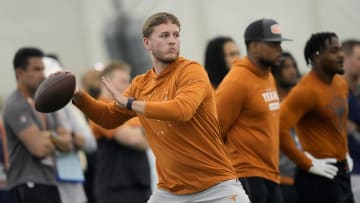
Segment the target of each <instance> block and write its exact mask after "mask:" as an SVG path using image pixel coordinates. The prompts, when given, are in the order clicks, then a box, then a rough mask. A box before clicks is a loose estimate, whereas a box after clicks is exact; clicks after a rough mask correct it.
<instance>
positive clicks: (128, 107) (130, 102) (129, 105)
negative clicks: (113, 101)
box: [126, 97, 136, 111]
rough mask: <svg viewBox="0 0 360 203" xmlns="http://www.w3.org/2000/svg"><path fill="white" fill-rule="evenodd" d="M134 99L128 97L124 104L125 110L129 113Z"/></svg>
mask: <svg viewBox="0 0 360 203" xmlns="http://www.w3.org/2000/svg"><path fill="white" fill-rule="evenodd" d="M135 100H136V99H135V98H133V97H129V98H128V100H127V103H126V108H127V109H129V110H130V111H131V110H132V103H133V101H135Z"/></svg>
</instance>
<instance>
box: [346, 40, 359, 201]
mask: <svg viewBox="0 0 360 203" xmlns="http://www.w3.org/2000/svg"><path fill="white" fill-rule="evenodd" d="M342 48H343V50H344V71H345V73H344V75H343V76H344V79H345V80H346V82H347V84H348V86H349V96H348V102H349V116H348V123H347V126H348V136H349V137H348V142H349V152H350V155H351V157H352V158H353V161H354V169H353V171H352V172H351V187H352V190H353V193H354V198H355V202H356V203H360V102H359V98H360V89H359V83H360V41H359V40H352V39H350V40H345V41H343V42H342Z"/></svg>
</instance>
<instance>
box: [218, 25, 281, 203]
mask: <svg viewBox="0 0 360 203" xmlns="http://www.w3.org/2000/svg"><path fill="white" fill-rule="evenodd" d="M244 37H245V44H246V49H247V53H248V55H247V56H245V57H243V58H242V59H236V60H235V61H234V62H233V66H232V68H231V69H230V72H229V73H228V74H227V76H226V77H225V78H224V79H223V81H222V83H221V84H220V86H219V87H218V89H217V91H216V104H217V110H218V116H219V123H220V126H221V130H222V135H223V140H224V143H225V147H226V150H227V153H228V154H229V157H230V159H231V161H232V164H233V166H234V168H235V170H236V173H237V177H238V178H239V180H240V181H241V183H242V184H243V185H244V187H245V190H246V192H247V194H248V195H249V198H250V200H251V202H253V203H266V202H277V203H279V202H282V195H281V190H280V187H279V182H280V175H279V116H280V112H279V109H280V100H279V96H278V94H277V91H276V85H275V80H274V78H273V76H272V74H271V72H270V70H271V68H277V67H278V66H279V65H280V58H281V53H282V48H281V42H282V41H284V40H288V39H285V38H283V37H282V36H281V31H280V27H279V24H278V23H277V22H276V21H275V20H273V19H260V20H256V21H254V22H252V23H251V24H250V25H249V26H248V27H247V28H246V30H245V36H244Z"/></svg>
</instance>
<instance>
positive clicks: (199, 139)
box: [76, 57, 236, 194]
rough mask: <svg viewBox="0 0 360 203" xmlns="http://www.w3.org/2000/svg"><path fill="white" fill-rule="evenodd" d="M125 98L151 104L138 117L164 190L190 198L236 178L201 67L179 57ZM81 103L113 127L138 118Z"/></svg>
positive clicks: (143, 78)
mask: <svg viewBox="0 0 360 203" xmlns="http://www.w3.org/2000/svg"><path fill="white" fill-rule="evenodd" d="M125 95H127V96H131V97H134V98H136V99H137V100H144V101H146V105H145V114H144V115H142V114H139V115H138V118H139V119H140V121H141V123H142V125H143V127H144V129H145V131H146V135H147V137H148V142H149V145H150V147H151V148H152V150H153V152H154V154H155V156H156V166H157V172H158V176H159V183H158V187H159V188H161V189H165V190H169V191H171V192H173V193H176V194H189V193H194V192H199V191H202V190H204V189H206V188H209V187H211V186H213V185H215V184H217V183H219V182H221V181H224V180H229V179H234V178H236V176H235V173H234V171H233V168H232V166H231V162H230V160H229V158H228V157H227V154H226V152H225V149H224V146H223V143H222V140H221V136H220V130H219V125H218V122H217V119H216V117H217V116H216V105H215V95H214V92H213V90H212V87H211V84H210V82H209V79H208V76H207V74H206V72H205V70H204V68H203V67H201V65H199V64H198V63H196V62H193V61H189V60H186V59H184V58H182V57H179V58H178V59H177V60H176V61H175V62H173V63H172V64H170V65H169V66H168V67H167V68H166V69H165V70H163V71H162V72H161V73H160V74H159V75H157V74H156V73H155V71H154V69H152V70H150V71H148V72H147V73H145V74H143V75H140V76H138V77H136V78H134V80H133V81H132V83H131V85H130V86H129V88H128V89H127V90H126V93H125ZM76 105H77V106H78V107H79V108H80V109H81V110H82V111H84V112H85V114H86V115H87V116H89V118H90V119H92V120H94V121H95V122H96V123H98V124H100V125H102V126H105V127H110V128H111V127H116V126H118V125H120V124H122V123H123V122H124V121H125V120H127V119H128V118H129V117H131V116H135V115H134V112H132V111H128V110H126V109H121V108H119V107H117V106H116V104H115V103H114V102H113V103H111V104H105V103H101V102H97V101H95V100H93V99H91V97H90V96H88V95H86V94H83V95H82V96H81V97H80V98H79V100H78V101H77V104H76Z"/></svg>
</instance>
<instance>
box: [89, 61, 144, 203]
mask: <svg viewBox="0 0 360 203" xmlns="http://www.w3.org/2000/svg"><path fill="white" fill-rule="evenodd" d="M101 76H102V77H107V78H109V80H111V81H112V82H113V84H114V85H115V87H116V89H117V90H118V91H119V92H124V90H125V89H126V88H127V87H128V86H129V84H130V66H129V65H127V64H125V63H119V62H113V63H110V64H108V65H107V66H106V67H105V68H104V70H103V71H102V72H101ZM99 100H100V101H104V102H111V101H112V100H113V98H112V96H111V93H110V92H109V91H108V90H107V89H106V88H105V87H104V86H103V87H102V88H101V91H100V96H99ZM90 125H91V127H92V129H93V132H94V133H95V135H96V137H97V142H98V150H97V152H96V170H95V198H96V201H97V202H101V203H116V202H127V203H145V202H146V201H147V200H148V199H149V197H150V194H151V187H150V167H149V161H148V159H147V154H146V149H147V141H146V138H145V136H144V133H143V128H142V126H141V125H140V122H139V120H138V119H137V118H134V119H132V120H129V121H128V122H126V123H125V124H123V125H121V126H120V127H118V128H116V129H112V130H107V129H104V128H102V127H101V126H99V125H97V124H95V123H94V122H91V121H90Z"/></svg>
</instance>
